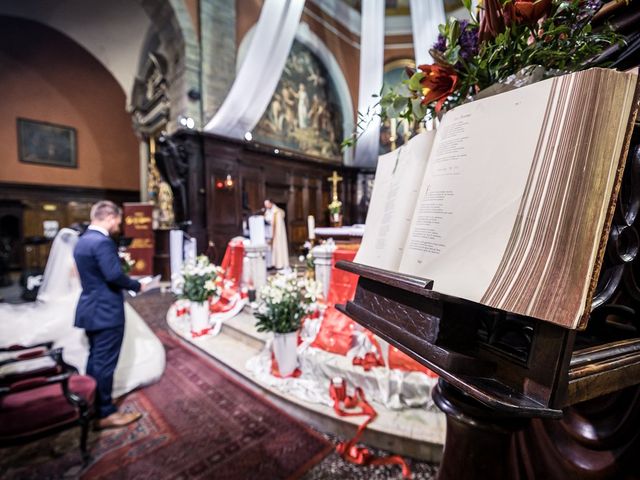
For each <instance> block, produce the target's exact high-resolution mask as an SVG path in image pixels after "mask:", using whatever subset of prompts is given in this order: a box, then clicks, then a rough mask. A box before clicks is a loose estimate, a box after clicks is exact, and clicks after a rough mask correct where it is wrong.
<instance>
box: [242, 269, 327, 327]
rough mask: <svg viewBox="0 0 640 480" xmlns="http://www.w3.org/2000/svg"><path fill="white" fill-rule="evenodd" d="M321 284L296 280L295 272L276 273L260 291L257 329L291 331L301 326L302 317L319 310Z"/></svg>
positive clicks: (256, 314) (307, 280)
mask: <svg viewBox="0 0 640 480" xmlns="http://www.w3.org/2000/svg"><path fill="white" fill-rule="evenodd" d="M320 295H321V288H320V284H318V283H317V282H315V281H313V280H309V279H299V278H297V276H296V274H295V273H290V274H284V273H279V274H277V275H274V276H272V277H271V278H269V280H268V282H267V284H266V285H265V286H264V287H262V289H261V290H260V303H259V304H258V308H257V311H256V313H255V316H256V318H257V320H258V321H257V322H256V327H257V329H258V331H259V332H274V333H290V332H295V331H296V330H298V329H299V328H300V325H301V323H302V319H303V318H305V317H306V316H308V315H310V314H312V313H314V312H316V311H317V310H318V303H317V301H318V298H319V297H320Z"/></svg>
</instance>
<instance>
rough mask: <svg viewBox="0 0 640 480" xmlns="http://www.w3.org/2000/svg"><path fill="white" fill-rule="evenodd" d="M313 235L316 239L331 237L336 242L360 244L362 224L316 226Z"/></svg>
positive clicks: (362, 231) (362, 230)
mask: <svg viewBox="0 0 640 480" xmlns="http://www.w3.org/2000/svg"><path fill="white" fill-rule="evenodd" d="M315 235H316V238H318V240H328V239H330V238H332V239H333V240H334V241H335V242H336V243H354V244H360V242H362V236H363V235H364V225H361V224H359V225H350V226H342V227H316V229H315Z"/></svg>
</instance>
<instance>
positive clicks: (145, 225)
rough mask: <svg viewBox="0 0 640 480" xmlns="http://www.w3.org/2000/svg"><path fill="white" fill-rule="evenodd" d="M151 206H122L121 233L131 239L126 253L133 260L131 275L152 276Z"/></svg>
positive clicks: (152, 239) (141, 204)
mask: <svg viewBox="0 0 640 480" xmlns="http://www.w3.org/2000/svg"><path fill="white" fill-rule="evenodd" d="M152 214H153V205H150V204H148V203H125V204H124V215H123V216H124V219H123V224H124V228H123V229H122V233H123V234H124V236H125V237H127V238H131V239H132V241H131V245H129V247H128V248H127V251H128V252H129V254H130V255H131V258H132V259H133V260H135V262H136V263H135V265H134V266H133V268H132V269H131V272H130V274H131V275H136V276H137V275H153V254H154V247H155V246H154V238H153V229H152V228H151V227H152V224H153V222H152V219H153V217H152Z"/></svg>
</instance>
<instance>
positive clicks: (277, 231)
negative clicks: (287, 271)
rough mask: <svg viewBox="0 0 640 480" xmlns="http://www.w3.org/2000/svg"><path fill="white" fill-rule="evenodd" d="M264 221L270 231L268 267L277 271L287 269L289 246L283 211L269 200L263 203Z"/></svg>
mask: <svg viewBox="0 0 640 480" xmlns="http://www.w3.org/2000/svg"><path fill="white" fill-rule="evenodd" d="M264 208H265V211H264V221H265V223H266V224H267V225H268V226H269V227H270V228H269V229H270V230H271V245H270V247H271V262H270V266H273V267H275V268H277V269H278V270H280V269H283V268H289V244H288V241H287V229H286V226H285V222H284V217H285V214H284V210H282V209H281V208H280V207H278V206H277V205H276V204H275V203H273V202H272V201H271V200H265V201H264Z"/></svg>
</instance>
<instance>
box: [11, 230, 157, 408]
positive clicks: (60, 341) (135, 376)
mask: <svg viewBox="0 0 640 480" xmlns="http://www.w3.org/2000/svg"><path fill="white" fill-rule="evenodd" d="M77 241H78V233H77V232H76V231H74V230H71V229H68V228H63V229H62V230H60V232H59V233H58V235H57V236H56V238H55V240H54V241H53V245H52V246H51V252H50V254H49V260H48V261H47V266H46V267H45V270H44V275H43V277H42V285H41V286H40V289H39V291H38V297H37V300H36V301H35V302H34V303H28V304H19V305H8V304H1V303H0V347H8V346H11V345H33V344H36V343H41V342H49V341H52V342H54V348H58V347H63V348H64V350H63V358H64V360H65V361H66V362H67V363H69V364H70V365H73V366H74V367H76V368H77V369H78V370H79V371H80V373H84V371H85V368H86V365H87V357H88V356H89V341H88V340H87V337H86V335H85V333H84V330H82V329H80V328H76V327H74V325H73V323H74V317H75V311H76V304H77V303H78V299H79V298H80V293H81V291H82V287H81V286H80V278H79V276H78V272H77V270H76V265H75V261H74V260H73V249H74V247H75V245H76V243H77ZM164 368H165V352H164V348H163V346H162V343H161V342H160V340H159V339H158V337H156V336H155V335H154V333H153V332H152V331H151V329H150V328H149V327H148V326H147V324H146V323H145V322H144V320H142V318H140V316H139V315H138V314H137V312H136V311H135V310H134V309H133V308H132V307H131V306H130V305H129V304H128V303H125V329H124V340H123V342H122V349H121V351H120V358H119V360H118V366H117V367H116V372H115V375H114V379H113V396H114V397H118V396H121V395H123V394H124V393H127V392H130V391H131V390H133V389H135V388H138V387H141V386H144V385H149V384H150V383H153V382H156V381H157V380H159V379H160V377H161V376H162V373H163V372H164Z"/></svg>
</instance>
